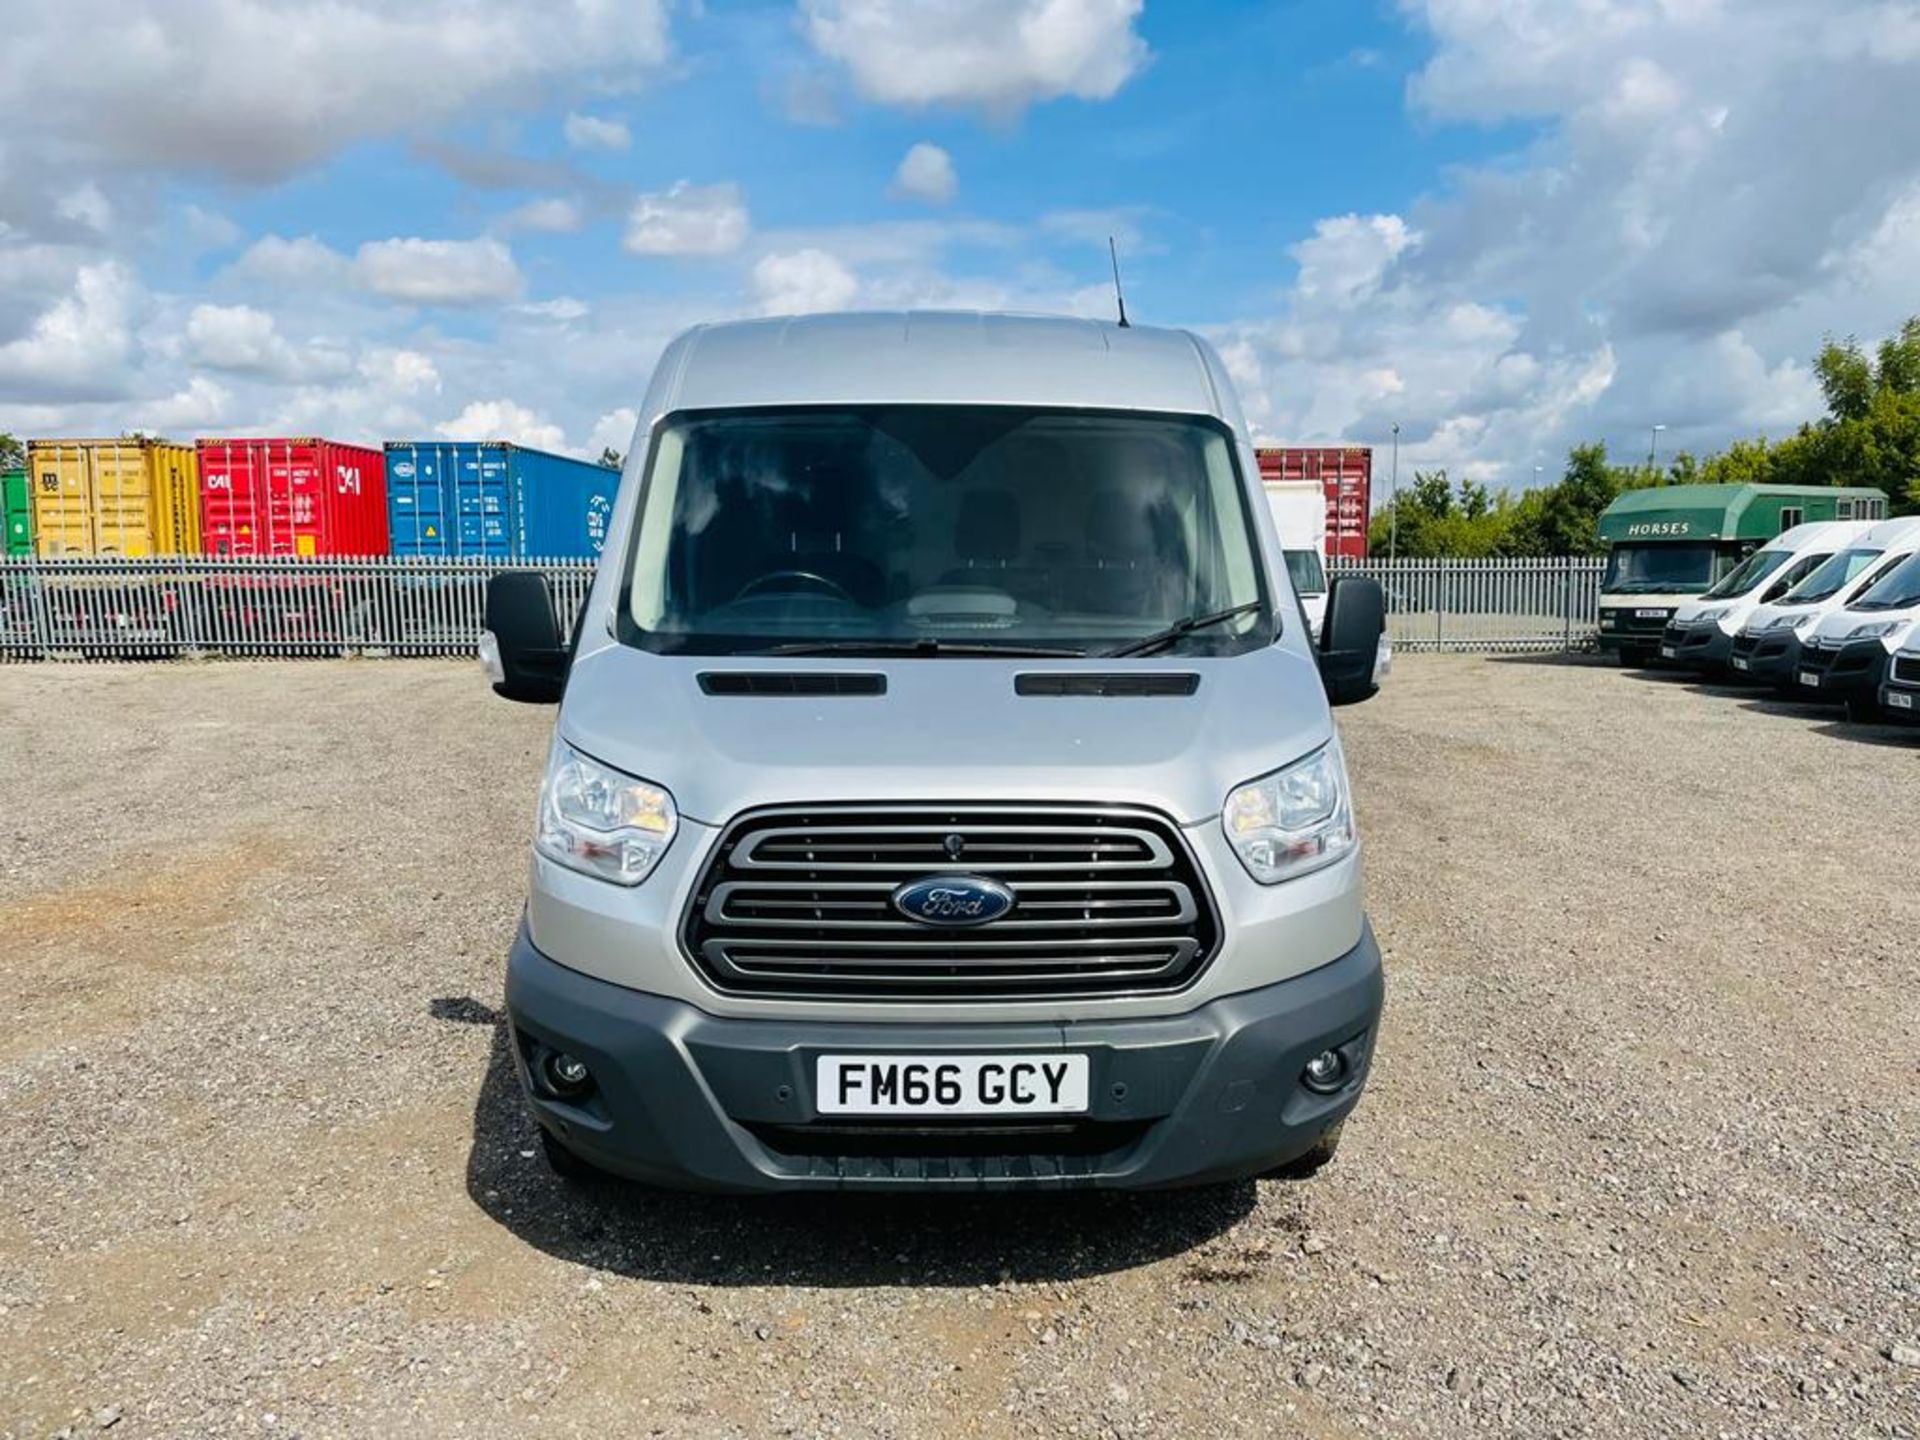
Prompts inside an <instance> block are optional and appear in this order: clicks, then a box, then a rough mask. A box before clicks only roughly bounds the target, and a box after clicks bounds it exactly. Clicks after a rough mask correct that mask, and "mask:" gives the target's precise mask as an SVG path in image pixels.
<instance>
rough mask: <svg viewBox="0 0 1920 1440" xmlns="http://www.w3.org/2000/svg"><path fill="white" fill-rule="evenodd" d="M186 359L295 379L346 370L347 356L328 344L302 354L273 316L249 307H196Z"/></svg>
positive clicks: (191, 316)
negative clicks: (284, 334)
mask: <svg viewBox="0 0 1920 1440" xmlns="http://www.w3.org/2000/svg"><path fill="white" fill-rule="evenodd" d="M184 338H185V342H186V355H187V358H188V359H189V360H190V361H192V362H193V363H194V364H196V365H204V366H206V367H207V368H208V369H210V370H231V371H236V372H238V373H241V374H256V375H274V376H280V377H283V378H289V379H290V378H295V377H298V376H302V375H309V374H316V373H318V374H337V373H339V372H341V371H343V370H345V369H346V368H347V361H346V357H345V356H344V355H341V354H339V353H338V352H337V351H333V350H329V349H326V348H317V349H310V350H309V351H308V352H306V353H302V351H300V350H299V349H297V348H296V347H295V346H294V345H293V344H291V343H290V342H289V341H288V340H287V338H286V337H285V336H283V335H282V334H281V333H280V330H279V327H278V325H277V323H276V322H275V320H274V318H273V316H272V315H270V314H268V313H267V312H266V311H264V310H257V309H255V308H254V307H253V306H251V305H196V306H194V307H193V311H192V313H190V314H189V315H188V316H187V324H186V329H185V332H184Z"/></svg>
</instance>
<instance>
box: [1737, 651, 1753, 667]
mask: <svg viewBox="0 0 1920 1440" xmlns="http://www.w3.org/2000/svg"><path fill="white" fill-rule="evenodd" d="M1733 668H1734V669H1736V670H1751V669H1752V668H1753V666H1752V665H1751V664H1749V663H1748V661H1747V659H1746V657H1745V656H1744V655H1736V656H1734V657H1733Z"/></svg>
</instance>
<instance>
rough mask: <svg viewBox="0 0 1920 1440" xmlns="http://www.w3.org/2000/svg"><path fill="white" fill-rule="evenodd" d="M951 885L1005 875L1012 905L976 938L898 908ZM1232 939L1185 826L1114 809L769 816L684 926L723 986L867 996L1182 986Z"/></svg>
mask: <svg viewBox="0 0 1920 1440" xmlns="http://www.w3.org/2000/svg"><path fill="white" fill-rule="evenodd" d="M941 875H965V876H973V877H982V878H986V879H990V880H995V881H998V882H999V883H1000V884H1002V885H1004V886H1005V887H1006V888H1007V889H1008V890H1009V891H1011V892H1012V895H1013V906H1012V908H1011V909H1010V910H1009V911H1008V912H1007V913H1006V915H1005V916H1003V917H1002V918H1001V919H998V920H995V921H993V922H991V923H990V924H985V925H980V926H977V927H974V928H969V929H953V928H943V927H938V926H931V925H927V924H924V923H922V922H920V921H917V920H912V919H909V918H908V917H907V916H906V915H905V914H904V913H902V912H901V911H900V910H897V909H896V908H895V907H894V904H893V895H894V892H895V891H896V890H898V889H899V888H900V887H901V886H903V885H907V884H910V883H912V882H914V881H917V880H922V879H926V878H930V877H933V876H941ZM1218 933H1219V926H1218V923H1217V921H1216V919H1215V917H1214V913H1213V906H1212V902H1211V899H1210V897H1209V896H1208V894H1207V890H1206V885H1205V883H1204V882H1203V881H1202V880H1201V878H1200V873H1199V869H1198V867H1197V866H1196V865H1195V864H1194V861H1193V857H1192V855H1191V853H1190V852H1189V851H1188V849H1187V845H1186V841H1185V840H1184V839H1183V838H1182V836H1181V834H1180V831H1179V828H1178V827H1177V826H1175V825H1174V824H1173V823H1172V822H1171V821H1169V820H1167V819H1166V818H1165V817H1163V816H1159V815H1156V814H1154V813H1153V812H1151V811H1144V810H1134V809H1131V808H1119V807H1102V806H1044V807H1025V806H986V805H957V806H939V807H930V806H912V807H899V808H895V807H872V808H868V807H846V808H841V807H836V806H823V807H820V808H818V809H807V810H799V809H781V810H761V811H755V812H752V813H750V814H748V815H746V816H743V817H742V818H741V819H739V820H737V821H736V822H734V824H733V825H732V826H731V827H729V828H728V830H727V832H726V834H725V835H723V836H722V837H721V841H720V844H719V845H718V846H717V847H716V848H715V850H714V854H713V858H712V859H711V860H710V861H709V862H708V864H707V868H706V871H705V873H704V874H703V875H702V877H701V880H700V884H699V885H698V887H697V888H696V889H695V892H694V896H693V899H692V902H691V904H690V905H689V907H688V911H687V918H686V923H685V926H684V928H683V938H684V940H685V944H686V948H687V953H688V954H689V956H690V957H691V958H692V960H693V962H694V964H695V965H697V966H698V967H699V968H700V970H701V972H702V973H703V974H704V975H705V976H706V977H707V979H708V980H709V981H711V982H712V983H713V984H714V985H715V986H716V987H718V988H719V989H721V990H724V991H728V992H731V993H735V994H753V995H770V996H771V995H778V996H788V997H816V998H826V997H842V998H856V999H869V1000H893V999H925V998H931V999H939V998H944V997H952V998H954V999H990V998H1005V999H1021V998H1026V999H1037V998H1042V997H1046V996H1052V995H1114V994H1138V993H1153V992H1164V991H1168V990H1177V989H1179V988H1181V987H1182V986H1184V985H1186V984H1188V983H1189V982H1190V981H1191V980H1192V979H1193V978H1194V976H1195V975H1197V974H1198V973H1199V972H1200V969H1201V968H1202V967H1203V966H1204V965H1205V964H1206V963H1207V961H1208V960H1210V959H1211V958H1212V956H1213V951H1214V948H1215V942H1216V937H1217V936H1218Z"/></svg>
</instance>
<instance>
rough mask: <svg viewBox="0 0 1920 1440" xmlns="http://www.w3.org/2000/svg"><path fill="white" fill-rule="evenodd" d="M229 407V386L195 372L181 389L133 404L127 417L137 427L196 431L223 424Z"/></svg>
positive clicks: (230, 394)
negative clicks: (143, 402)
mask: <svg viewBox="0 0 1920 1440" xmlns="http://www.w3.org/2000/svg"><path fill="white" fill-rule="evenodd" d="M232 408H233V392H232V391H231V390H229V389H228V388H227V387H226V386H224V385H222V384H221V383H220V382H219V381H217V380H209V379H208V378H207V377H206V376H204V375H195V376H194V377H193V378H192V379H191V380H189V381H188V382H187V384H186V386H185V388H184V389H181V390H178V391H176V392H174V393H173V394H172V395H168V396H165V397H163V398H161V399H159V400H149V401H147V402H146V403H145V404H142V405H137V406H135V407H134V408H133V410H132V411H131V412H130V415H129V419H130V420H131V422H132V428H134V429H136V430H144V431H148V432H153V433H160V434H165V433H167V432H170V431H177V432H181V433H199V432H202V431H206V430H212V429H216V428H218V427H219V426H221V425H223V424H225V423H226V421H227V418H228V416H229V414H230V413H231V411H232Z"/></svg>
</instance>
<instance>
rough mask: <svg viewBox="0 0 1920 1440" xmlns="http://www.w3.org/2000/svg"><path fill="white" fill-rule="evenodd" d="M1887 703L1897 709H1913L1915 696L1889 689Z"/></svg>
mask: <svg viewBox="0 0 1920 1440" xmlns="http://www.w3.org/2000/svg"><path fill="white" fill-rule="evenodd" d="M1887 704H1888V705H1889V706H1891V707H1892V708H1893V709H1895V710H1911V709H1913V696H1911V695H1907V694H1904V693H1902V692H1901V691H1898V690H1889V691H1888V692H1887Z"/></svg>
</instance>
